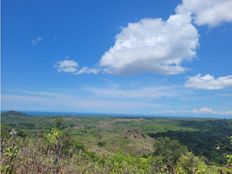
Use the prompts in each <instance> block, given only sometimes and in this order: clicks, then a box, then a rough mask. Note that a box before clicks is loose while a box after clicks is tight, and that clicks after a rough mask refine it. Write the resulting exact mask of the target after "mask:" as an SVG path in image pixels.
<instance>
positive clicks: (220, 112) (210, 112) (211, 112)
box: [152, 107, 232, 116]
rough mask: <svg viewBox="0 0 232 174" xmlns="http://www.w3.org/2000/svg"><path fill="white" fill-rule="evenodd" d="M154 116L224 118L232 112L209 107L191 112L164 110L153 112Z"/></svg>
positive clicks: (231, 114)
mask: <svg viewBox="0 0 232 174" xmlns="http://www.w3.org/2000/svg"><path fill="white" fill-rule="evenodd" d="M152 113H153V114H171V115H185V116H186V114H187V115H190V114H191V115H192V114H194V115H199V116H205V115H222V116H232V110H224V111H223V110H215V109H212V108H209V107H201V108H194V109H191V110H184V109H164V110H161V111H155V112H152Z"/></svg>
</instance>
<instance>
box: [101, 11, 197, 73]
mask: <svg viewBox="0 0 232 174" xmlns="http://www.w3.org/2000/svg"><path fill="white" fill-rule="evenodd" d="M198 37H199V35H198V32H197V30H196V28H195V27H194V26H193V25H192V24H191V18H190V16H187V15H172V16H170V17H169V19H168V20H167V21H164V20H162V19H159V18H151V19H142V20H141V21H139V22H136V23H129V24H128V26H127V27H125V28H123V29H122V31H121V32H120V33H119V34H118V35H117V36H116V40H115V44H114V46H112V47H111V48H110V49H109V50H108V51H107V52H105V54H104V55H103V56H102V58H101V60H100V63H99V65H100V67H103V68H104V69H105V72H107V73H122V74H125V73H126V74H127V73H136V72H154V73H160V74H168V75H170V74H179V73H183V72H184V71H185V68H184V67H183V66H182V63H183V61H184V60H191V59H192V58H193V57H194V56H195V54H196V48H197V46H198Z"/></svg>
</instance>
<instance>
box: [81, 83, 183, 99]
mask: <svg viewBox="0 0 232 174" xmlns="http://www.w3.org/2000/svg"><path fill="white" fill-rule="evenodd" d="M84 90H86V91H88V92H89V93H91V94H93V95H95V96H100V97H105V98H132V99H155V98H160V97H173V96H177V95H178V94H179V93H178V91H177V89H176V88H175V87H165V86H158V87H143V88H118V87H110V88H107V87H105V88H99V87H86V88H85V89H84Z"/></svg>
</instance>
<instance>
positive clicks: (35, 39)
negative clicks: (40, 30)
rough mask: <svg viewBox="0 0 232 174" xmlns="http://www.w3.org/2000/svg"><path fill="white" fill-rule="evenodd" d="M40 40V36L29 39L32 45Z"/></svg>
mask: <svg viewBox="0 0 232 174" xmlns="http://www.w3.org/2000/svg"><path fill="white" fill-rule="evenodd" d="M42 40H43V38H42V37H36V38H34V39H32V40H31V43H32V44H33V45H36V44H38V43H39V42H41V41H42Z"/></svg>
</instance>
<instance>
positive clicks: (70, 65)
mask: <svg viewBox="0 0 232 174" xmlns="http://www.w3.org/2000/svg"><path fill="white" fill-rule="evenodd" d="M55 67H56V69H57V71H58V72H65V73H71V74H75V75H79V74H83V73H87V74H90V73H92V74H97V73H98V71H99V70H98V69H96V68H89V67H82V68H81V67H80V66H79V64H78V62H76V61H74V60H62V61H58V62H56V64H55Z"/></svg>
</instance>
